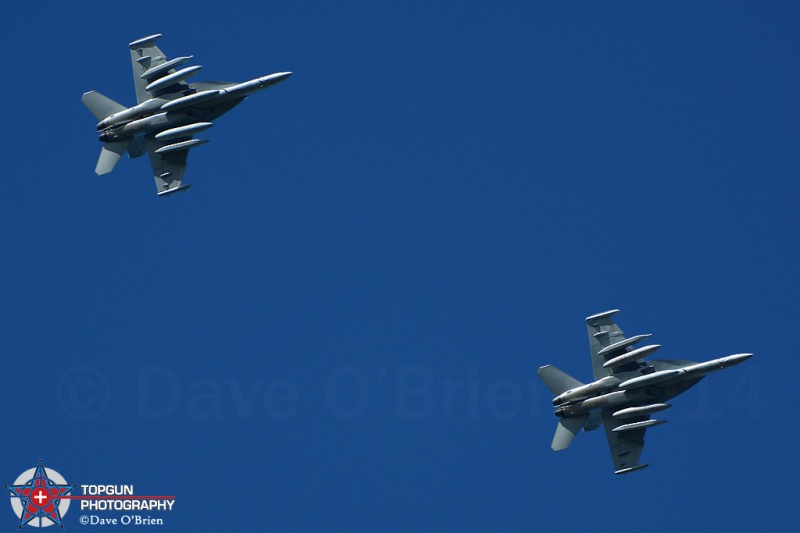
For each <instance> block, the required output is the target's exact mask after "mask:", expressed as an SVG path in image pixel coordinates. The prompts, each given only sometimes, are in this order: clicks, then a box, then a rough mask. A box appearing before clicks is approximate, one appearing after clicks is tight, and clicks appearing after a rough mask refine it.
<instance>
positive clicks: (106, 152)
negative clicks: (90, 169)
mask: <svg viewBox="0 0 800 533" xmlns="http://www.w3.org/2000/svg"><path fill="white" fill-rule="evenodd" d="M129 144H130V141H122V142H115V143H106V144H104V145H103V150H102V151H101V152H100V158H99V159H98V160H97V166H96V167H95V169H94V171H95V173H97V175H98V176H102V175H103V174H108V173H109V172H111V171H112V170H114V167H115V166H116V165H117V161H119V158H120V157H122V154H124V153H125V150H127V149H128V145H129Z"/></svg>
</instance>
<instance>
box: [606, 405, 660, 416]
mask: <svg viewBox="0 0 800 533" xmlns="http://www.w3.org/2000/svg"><path fill="white" fill-rule="evenodd" d="M670 407H672V405H670V404H668V403H654V404H652V405H642V406H640V407H628V408H627V409H621V410H619V411H617V412H615V413H614V414H612V415H611V416H613V417H614V418H633V417H635V416H644V415H649V414H652V413H657V412H659V411H663V410H664V409H669V408H670Z"/></svg>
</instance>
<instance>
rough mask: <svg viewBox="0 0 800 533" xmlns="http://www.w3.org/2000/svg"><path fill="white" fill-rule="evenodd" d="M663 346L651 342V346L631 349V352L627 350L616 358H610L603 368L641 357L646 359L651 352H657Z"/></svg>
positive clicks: (630, 361) (626, 362)
mask: <svg viewBox="0 0 800 533" xmlns="http://www.w3.org/2000/svg"><path fill="white" fill-rule="evenodd" d="M659 348H661V345H660V344H651V345H650V346H643V347H641V348H639V349H638V350H631V351H630V352H626V353H624V354H622V355H620V356H617V357H615V358H614V359H609V360H608V361H606V362H605V363H603V368H613V367H615V366H622V365H625V364H628V363H632V362H634V361H637V360H639V359H644V358H645V357H647V356H648V355H650V354H651V353H653V352H655V351H656V350H658V349H659Z"/></svg>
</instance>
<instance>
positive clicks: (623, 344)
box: [597, 333, 652, 355]
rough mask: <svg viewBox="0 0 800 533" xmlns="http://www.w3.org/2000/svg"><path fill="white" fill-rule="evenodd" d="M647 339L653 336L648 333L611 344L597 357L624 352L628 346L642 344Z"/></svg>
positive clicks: (598, 353)
mask: <svg viewBox="0 0 800 533" xmlns="http://www.w3.org/2000/svg"><path fill="white" fill-rule="evenodd" d="M647 337H652V334H651V333H647V334H645V335H636V336H635V337H629V338H627V339H625V340H621V341H619V342H615V343H614V344H609V345H608V346H606V347H605V348H603V349H602V350H600V351H599V352H597V355H606V354H607V353H612V352H618V351H622V350H624V349H625V348H627V347H628V346H633V345H634V344H636V343H638V342H642V341H643V340H645V339H646V338H647Z"/></svg>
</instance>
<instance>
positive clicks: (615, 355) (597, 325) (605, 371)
mask: <svg viewBox="0 0 800 533" xmlns="http://www.w3.org/2000/svg"><path fill="white" fill-rule="evenodd" d="M617 313H619V311H618V310H616V309H614V310H613V311H606V312H605V313H600V314H597V315H592V316H590V317H588V318H587V319H586V327H587V328H588V330H589V350H590V351H591V353H592V369H593V370H594V378H595V379H600V378H604V377H606V376H608V375H609V374H611V372H612V370H611V368H604V366H603V365H604V364H605V363H607V362H609V361H611V360H612V359H614V360H615V362H613V363H612V365H613V372H615V373H617V372H627V371H631V370H636V369H637V368H639V361H641V360H642V359H643V358H644V357H645V356H647V355H648V354H650V353H652V352H654V351H655V350H657V349H658V348H659V347H660V346H659V345H653V346H647V347H644V348H641V349H639V350H634V349H633V345H634V344H637V343H639V342H641V341H643V340H644V339H646V338H647V337H650V334H646V335H636V336H633V337H630V338H625V334H624V333H623V332H622V330H621V329H620V327H619V326H618V325H617V324H616V323H615V322H614V319H613V318H612V317H613V316H614V315H616V314H617ZM634 352H636V353H634ZM623 355H624V356H626V357H622V356H623ZM615 363H616V364H615Z"/></svg>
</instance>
